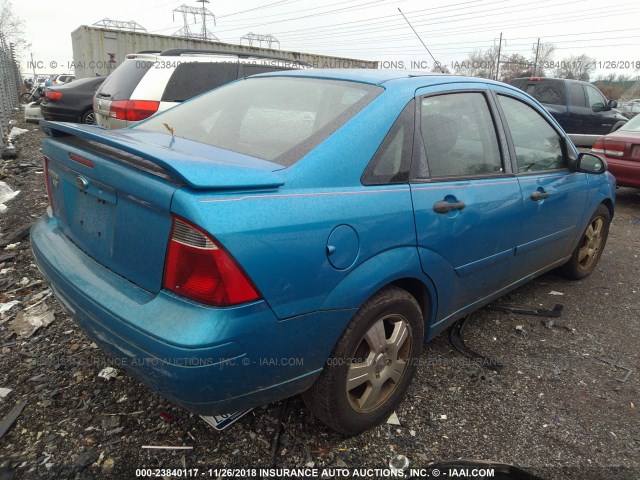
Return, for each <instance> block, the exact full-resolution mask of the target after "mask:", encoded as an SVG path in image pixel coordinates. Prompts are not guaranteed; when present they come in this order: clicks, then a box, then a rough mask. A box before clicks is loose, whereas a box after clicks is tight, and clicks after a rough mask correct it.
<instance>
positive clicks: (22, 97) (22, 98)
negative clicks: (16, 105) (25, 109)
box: [20, 92, 33, 103]
mask: <svg viewBox="0 0 640 480" xmlns="http://www.w3.org/2000/svg"><path fill="white" fill-rule="evenodd" d="M31 98H33V95H32V94H31V93H29V92H25V93H23V94H22V95H20V101H21V102H23V103H29V102H30V101H31Z"/></svg>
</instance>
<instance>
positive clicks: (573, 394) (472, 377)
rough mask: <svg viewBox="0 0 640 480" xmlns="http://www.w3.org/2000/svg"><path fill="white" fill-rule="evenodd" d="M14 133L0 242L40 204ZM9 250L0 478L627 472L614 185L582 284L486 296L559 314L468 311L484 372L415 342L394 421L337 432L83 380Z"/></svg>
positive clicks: (627, 385)
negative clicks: (487, 467) (9, 420)
mask: <svg viewBox="0 0 640 480" xmlns="http://www.w3.org/2000/svg"><path fill="white" fill-rule="evenodd" d="M18 126H20V127H23V128H29V129H30V131H29V132H28V133H25V134H23V135H21V136H19V137H18V138H17V140H16V144H17V147H18V148H19V156H18V157H17V158H15V159H10V160H5V161H3V162H2V163H0V167H1V170H0V178H1V179H2V180H3V181H4V182H6V183H7V184H8V185H10V186H11V187H12V188H13V189H14V190H20V194H19V195H18V196H17V197H16V198H14V199H12V200H10V201H9V202H8V203H7V207H8V210H7V211H6V212H4V213H3V214H1V215H0V231H1V232H2V237H0V242H2V240H6V239H7V238H8V237H9V236H10V235H11V233H12V232H15V231H16V229H18V228H19V227H21V226H23V225H25V224H27V223H30V222H32V221H33V220H34V219H35V218H38V217H39V216H40V215H41V214H42V212H43V211H44V209H45V208H46V202H47V201H46V193H45V189H44V185H43V174H42V169H41V168H40V153H39V151H38V149H39V147H40V142H41V140H42V133H41V132H40V131H39V129H38V127H37V126H36V125H25V124H19V125H18ZM18 237H19V235H18ZM9 240H12V239H9ZM5 243H6V242H5ZM9 243H11V245H10V246H9V247H5V248H4V249H0V258H3V257H5V256H6V255H9V254H16V256H15V257H14V258H9V259H5V260H3V261H2V262H0V269H1V270H0V302H1V303H6V302H10V301H13V300H15V301H18V302H19V303H18V304H16V305H15V306H13V308H11V309H10V310H9V311H6V312H4V313H2V316H1V317H0V345H1V353H0V388H9V389H12V391H11V392H9V393H8V394H7V395H6V398H4V399H0V419H1V418H3V417H4V416H5V415H7V414H8V413H9V411H11V409H12V408H13V407H14V406H16V405H17V404H18V403H19V402H20V401H22V400H27V402H28V403H27V404H26V407H25V408H24V410H23V411H22V413H21V415H20V416H19V417H18V420H17V421H16V422H15V424H14V425H13V427H12V428H11V429H10V430H9V431H8V433H6V434H5V435H4V437H3V438H2V439H0V465H3V467H0V478H2V479H4V478H14V477H12V475H15V478H27V479H31V478H34V479H35V478H37V479H41V478H57V479H58V478H59V479H67V478H78V479H89V478H109V477H110V478H135V469H138V468H181V467H186V468H199V469H200V470H201V471H204V470H206V469H209V468H223V467H241V468H253V467H255V468H271V467H278V468H285V467H290V468H293V467H303V466H305V465H308V466H310V465H314V466H316V467H328V466H333V467H370V468H384V467H386V466H387V465H388V462H389V459H390V458H392V457H393V456H395V455H397V454H403V455H406V456H407V457H408V459H409V461H410V462H411V466H412V467H420V466H427V465H428V464H429V463H431V462H434V461H443V460H448V459H456V458H469V459H483V460H495V461H501V462H505V463H510V464H514V465H519V466H521V467H523V468H527V469H529V470H530V471H532V472H533V473H536V474H538V475H540V476H542V477H544V478H547V479H565V478H566V479H587V478H589V479H605V478H611V479H613V478H615V479H616V480H621V479H638V478H640V456H639V453H640V415H639V413H638V412H639V408H640V407H639V406H638V405H639V403H640V399H639V398H638V380H639V379H640V372H638V366H639V360H640V353H639V349H638V345H639V329H638V324H639V320H638V311H639V308H638V304H639V303H640V302H639V300H640V279H639V276H638V273H637V272H638V271H639V270H640V258H639V255H640V193H639V192H638V191H637V190H632V189H619V190H618V209H617V212H616V217H615V219H614V221H613V223H612V227H611V233H610V237H609V243H608V245H607V248H606V251H605V253H604V255H603V257H602V259H601V262H600V265H599V266H598V268H597V270H596V271H595V273H594V274H593V275H592V276H591V277H590V278H588V279H586V280H584V281H582V282H570V281H567V280H564V279H562V278H560V277H558V276H556V275H554V274H548V275H545V276H544V277H541V278H539V279H537V280H535V281H533V282H531V283H530V284H528V285H526V286H524V287H522V288H520V289H518V290H516V291H514V292H513V293H511V294H510V295H508V296H506V297H504V298H502V299H501V300H500V301H499V302H498V303H499V304H504V305H517V306H529V307H534V308H552V307H553V306H554V304H556V303H561V304H563V305H564V307H565V309H564V312H563V315H562V317H561V318H557V319H555V322H553V323H551V322H549V319H545V318H541V317H533V316H524V315H515V314H505V313H500V312H496V311H489V310H482V311H479V312H477V313H476V314H474V315H473V317H472V319H471V321H470V322H468V324H467V327H466V331H465V333H464V337H465V339H466V341H467V344H468V345H469V346H470V347H471V348H473V349H475V350H477V351H479V352H482V353H483V354H485V355H488V356H490V357H492V358H497V359H500V361H501V362H502V363H503V364H504V368H503V369H502V370H501V371H500V373H495V372H492V371H490V370H488V369H486V368H483V367H482V366H479V365H478V364H476V363H474V362H472V361H470V360H466V359H465V358H464V357H462V356H461V355H460V354H459V353H457V352H456V351H455V350H454V349H453V348H452V347H451V345H450V344H449V341H448V336H447V335H446V334H443V335H441V336H440V337H438V338H436V339H435V340H434V341H433V342H431V343H430V344H429V345H427V346H426V347H425V349H424V353H423V355H422V362H421V365H420V368H419V372H418V374H417V376H416V378H415V379H414V382H413V384H412V386H411V387H410V390H409V394H408V396H407V398H406V400H405V401H404V402H403V403H402V405H401V406H400V408H399V409H398V410H397V416H398V418H399V419H400V423H401V425H399V426H398V425H389V424H383V425H381V426H379V427H377V428H375V429H373V430H371V431H369V432H366V433H365V434H362V435H359V436H356V437H352V438H344V437H342V436H340V435H337V434H335V433H333V432H331V431H329V430H327V429H326V428H325V427H324V426H323V425H322V424H321V423H320V422H318V421H317V420H315V419H314V418H313V417H312V416H311V414H310V413H309V412H308V411H307V410H306V409H305V407H304V405H303V403H302V401H301V400H300V399H299V398H298V397H294V398H291V399H289V400H288V401H284V402H280V403H277V404H272V405H267V406H264V407H261V408H257V409H255V410H253V411H252V412H251V413H249V414H248V415H247V416H245V417H244V418H242V419H241V420H240V421H238V422H237V423H236V424H234V425H233V426H232V427H231V428H229V429H228V430H226V431H224V432H216V431H214V430H213V429H212V428H211V427H209V426H208V425H207V424H205V423H204V422H203V421H202V420H201V419H200V418H198V417H197V416H194V415H191V414H190V413H189V412H187V411H185V410H182V409H181V408H178V407H175V406H173V405H172V404H171V403H170V402H168V401H166V400H164V399H163V398H162V397H160V396H159V395H157V394H155V393H153V392H152V391H151V390H149V389H148V388H147V387H145V386H143V385H141V384H140V383H138V382H137V381H136V380H134V379H132V378H131V377H129V376H128V375H127V374H125V373H123V372H120V374H119V375H118V377H117V378H115V379H111V380H106V379H103V378H99V377H98V373H99V372H100V371H101V370H102V369H103V368H104V367H106V366H108V365H111V364H110V362H109V359H108V358H107V357H106V356H105V355H103V353H102V352H101V351H100V350H99V349H97V348H96V347H95V345H93V344H92V343H91V341H90V340H88V339H87V338H86V337H85V335H84V334H83V333H82V332H81V331H80V330H79V329H78V328H77V327H76V325H75V324H74V322H73V321H72V320H71V319H70V318H69V317H68V316H67V315H66V314H65V313H64V312H63V310H62V309H61V307H60V306H59V305H58V304H57V302H56V301H55V300H54V299H53V298H52V297H47V294H48V293H49V291H48V289H47V288H46V285H44V284H43V283H41V280H42V279H41V277H40V275H39V273H38V271H37V269H36V267H35V265H34V263H33V258H32V254H31V251H30V248H29V241H28V237H27V238H23V239H22V240H21V241H20V242H19V244H18V245H15V243H16V241H13V240H12V241H11V242H9ZM551 292H559V293H562V295H554V294H551ZM29 307H31V308H29ZM46 311H51V312H53V313H54V320H53V322H52V323H51V324H50V325H48V326H46V327H43V328H41V329H39V330H38V331H37V332H35V333H34V334H33V335H32V336H30V337H23V336H19V335H17V334H16V333H15V332H14V328H15V326H16V325H17V323H18V320H19V319H20V318H22V317H23V316H24V315H25V312H26V314H30V313H31V314H32V313H33V312H40V313H42V314H44V313H45V312H46ZM545 322H546V324H545ZM614 365H623V366H626V367H629V368H631V369H632V373H631V375H630V377H629V378H628V380H627V381H626V382H624V383H623V382H621V381H619V380H621V379H622V378H621V377H623V375H624V374H625V372H626V370H624V369H623V368H620V367H617V366H614ZM116 367H117V366H116ZM144 445H171V446H187V447H192V449H189V450H173V451H158V450H147V449H142V446H144ZM3 462H4V464H3ZM2 475H6V477H5V476H2Z"/></svg>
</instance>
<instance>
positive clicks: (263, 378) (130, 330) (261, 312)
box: [31, 214, 354, 415]
mask: <svg viewBox="0 0 640 480" xmlns="http://www.w3.org/2000/svg"><path fill="white" fill-rule="evenodd" d="M31 244H32V249H33V253H34V256H35V258H36V262H37V264H38V266H39V268H40V270H41V272H42V273H43V275H44V276H45V278H46V279H47V281H48V282H49V283H50V284H51V287H52V290H53V292H54V293H55V295H56V297H57V298H58V299H59V300H60V302H61V303H62V304H63V305H64V306H65V307H66V308H67V309H68V310H69V312H70V313H71V315H72V316H73V317H74V319H75V321H76V322H77V323H78V325H80V327H81V328H82V329H83V330H84V331H85V332H86V333H87V335H88V336H89V337H90V338H91V339H92V340H93V341H95V342H96V343H97V344H98V345H99V346H100V347H101V348H102V349H103V350H105V351H106V352H108V353H109V354H110V355H111V357H113V359H114V363H115V364H116V365H117V366H120V367H122V368H123V369H124V370H126V371H127V372H129V373H130V374H131V375H132V376H134V377H136V378H137V379H139V380H140V381H142V382H143V383H145V384H146V385H148V386H150V387H152V388H153V389H155V390H156V391H158V392H159V393H160V394H161V395H163V396H165V397H167V398H168V399H170V400H172V401H174V402H175V403H177V404H179V405H181V406H183V407H185V408H187V409H188V410H191V411H193V412H195V413H198V414H201V415H216V414H222V413H229V412H232V411H236V410H240V409H244V408H250V407H255V406H258V405H262V404H265V403H269V402H272V401H275V400H279V399H282V398H286V397H288V396H291V395H294V394H297V393H300V392H302V391H304V390H306V389H307V388H308V387H309V386H311V384H312V383H313V382H314V381H315V379H316V378H317V375H318V374H319V373H320V371H321V370H322V368H323V366H324V364H325V362H326V359H327V358H328V356H329V354H330V352H331V350H332V348H333V346H334V345H335V342H336V341H337V338H338V337H339V336H340V333H341V332H342V330H343V328H344V327H345V326H346V324H347V323H348V321H349V320H350V318H351V317H352V315H353V314H354V312H353V311H351V310H340V311H333V312H318V313H315V314H311V315H304V316H300V317H296V318H293V319H289V320H286V321H280V320H278V319H277V318H276V317H275V315H274V314H273V312H272V311H271V309H270V308H269V306H268V305H267V304H266V302H264V301H258V302H254V303H251V304H245V305H241V306H238V307H233V308H211V307H206V306H203V305H199V304H196V303H193V302H189V301H186V300H184V299H182V298H179V297H177V296H174V295H173V294H170V293H168V292H165V291H161V292H159V293H157V294H153V293H150V292H148V291H146V290H142V289H140V288H139V287H137V286H135V285H134V284H132V283H130V282H129V281H127V280H125V279H123V278H122V277H120V276H118V275H115V274H114V273H113V272H111V271H110V270H108V269H106V268H105V267H103V266H102V265H100V264H98V263H97V262H95V261H94V260H92V259H91V258H90V257H88V256H87V255H86V254H84V253H83V252H82V251H80V250H79V249H78V248H77V247H76V246H75V245H74V244H73V243H72V242H70V241H69V240H68V239H67V238H66V237H65V236H64V234H63V233H62V232H61V230H60V228H59V227H58V225H57V221H56V220H55V217H50V216H49V215H48V214H46V215H45V216H44V217H43V218H42V219H40V220H39V221H38V222H36V223H35V224H34V225H33V227H32V229H31Z"/></svg>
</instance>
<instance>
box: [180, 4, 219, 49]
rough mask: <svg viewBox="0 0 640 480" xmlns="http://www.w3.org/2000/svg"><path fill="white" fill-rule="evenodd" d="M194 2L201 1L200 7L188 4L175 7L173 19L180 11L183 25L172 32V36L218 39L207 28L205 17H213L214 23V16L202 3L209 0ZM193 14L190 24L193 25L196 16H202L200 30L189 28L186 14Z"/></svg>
mask: <svg viewBox="0 0 640 480" xmlns="http://www.w3.org/2000/svg"><path fill="white" fill-rule="evenodd" d="M196 3H202V8H200V7H190V6H189V5H180V6H179V7H178V8H176V9H175V10H174V11H173V13H174V19H175V14H176V13H181V14H182V18H183V20H184V27H182V28H181V29H180V30H178V31H177V32H176V33H174V34H173V36H174V37H185V38H193V39H199V40H218V37H216V36H215V35H214V34H213V33H212V32H211V30H209V29H208V28H207V17H212V18H213V24H214V25H215V24H216V16H215V15H214V14H213V12H212V11H211V10H209V9H208V8H205V6H204V4H205V3H209V0H196ZM189 15H193V22H194V23H192V24H191V26H193V25H194V24H195V23H197V22H196V16H198V15H200V16H201V17H202V30H201V31H200V32H192V31H191V29H190V28H189V20H188V16H189Z"/></svg>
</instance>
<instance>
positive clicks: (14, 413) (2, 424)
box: [0, 400, 27, 438]
mask: <svg viewBox="0 0 640 480" xmlns="http://www.w3.org/2000/svg"><path fill="white" fill-rule="evenodd" d="M26 405H27V401H26V400H22V401H21V402H20V403H18V405H16V406H15V407H13V410H11V411H10V412H9V413H8V414H7V415H6V416H5V417H4V418H3V419H2V420H0V438H2V437H3V436H4V434H5V433H7V432H8V431H9V429H10V428H11V427H12V426H13V424H14V423H15V421H16V420H17V419H18V417H19V416H20V414H21V413H22V410H24V407H25V406H26Z"/></svg>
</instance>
